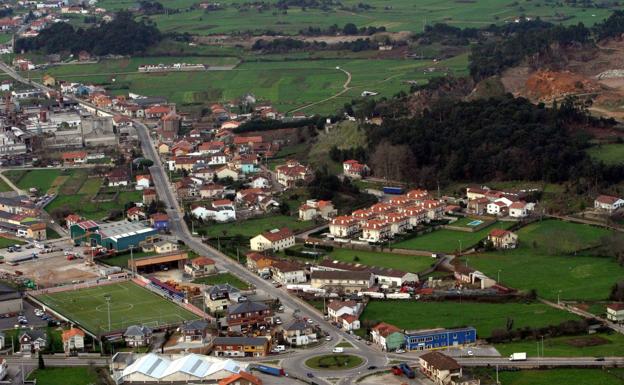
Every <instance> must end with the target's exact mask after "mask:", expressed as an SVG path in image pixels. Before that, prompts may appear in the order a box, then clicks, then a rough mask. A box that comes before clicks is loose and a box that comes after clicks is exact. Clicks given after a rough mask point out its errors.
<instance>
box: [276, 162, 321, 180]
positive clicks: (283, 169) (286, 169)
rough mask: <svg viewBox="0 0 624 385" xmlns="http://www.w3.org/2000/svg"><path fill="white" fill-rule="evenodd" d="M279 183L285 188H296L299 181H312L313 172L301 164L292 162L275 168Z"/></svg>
mask: <svg viewBox="0 0 624 385" xmlns="http://www.w3.org/2000/svg"><path fill="white" fill-rule="evenodd" d="M275 172H276V173H277V182H278V183H279V184H281V185H282V186H284V187H292V186H295V185H296V183H297V182H298V181H303V182H307V181H309V180H311V179H312V172H311V171H310V170H309V169H308V168H307V167H305V166H303V165H301V164H300V163H299V162H297V161H294V160H290V161H288V162H286V164H284V165H281V166H277V167H276V168H275Z"/></svg>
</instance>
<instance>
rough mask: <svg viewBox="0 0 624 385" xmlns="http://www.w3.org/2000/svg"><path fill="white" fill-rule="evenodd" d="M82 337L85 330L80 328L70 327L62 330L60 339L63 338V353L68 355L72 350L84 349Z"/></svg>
mask: <svg viewBox="0 0 624 385" xmlns="http://www.w3.org/2000/svg"><path fill="white" fill-rule="evenodd" d="M84 337H85V332H83V331H82V330H80V329H76V328H71V329H69V330H65V331H63V333H62V334H61V339H62V340H63V350H64V351H65V355H70V354H71V353H72V352H78V351H82V350H83V349H84Z"/></svg>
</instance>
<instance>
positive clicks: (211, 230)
mask: <svg viewBox="0 0 624 385" xmlns="http://www.w3.org/2000/svg"><path fill="white" fill-rule="evenodd" d="M282 227H288V228H289V229H290V230H292V231H297V230H303V229H307V228H310V227H314V223H313V222H311V221H306V222H301V221H300V220H299V219H297V218H295V217H292V216H286V215H275V216H269V217H263V218H253V219H249V220H246V221H242V222H231V223H223V224H215V225H209V226H204V227H203V228H200V227H197V226H196V227H195V230H196V231H198V230H199V229H202V230H205V231H206V235H208V236H209V237H212V238H217V237H231V236H235V235H241V236H243V237H246V238H252V237H255V236H256V235H258V234H260V233H262V232H265V231H269V230H272V229H276V228H278V229H279V228H282Z"/></svg>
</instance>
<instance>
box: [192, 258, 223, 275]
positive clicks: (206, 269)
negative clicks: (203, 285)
mask: <svg viewBox="0 0 624 385" xmlns="http://www.w3.org/2000/svg"><path fill="white" fill-rule="evenodd" d="M184 271H185V272H187V273H188V274H190V275H191V276H192V277H193V278H198V277H204V276H206V275H211V274H215V273H216V272H217V265H216V264H215V261H214V260H212V259H210V258H208V257H198V258H195V259H193V260H191V263H189V264H187V265H185V266H184Z"/></svg>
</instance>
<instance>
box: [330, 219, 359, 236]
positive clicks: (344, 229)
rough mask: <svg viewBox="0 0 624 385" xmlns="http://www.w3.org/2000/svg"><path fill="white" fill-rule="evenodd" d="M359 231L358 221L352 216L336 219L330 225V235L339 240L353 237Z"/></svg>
mask: <svg viewBox="0 0 624 385" xmlns="http://www.w3.org/2000/svg"><path fill="white" fill-rule="evenodd" d="M359 230H360V226H359V224H358V220H357V219H355V218H353V217H350V216H344V215H343V216H340V217H336V218H334V219H333V220H332V222H331V223H330V224H329V233H330V234H331V235H333V236H334V237H338V238H348V237H351V236H353V235H355V234H356V233H357V232H358V231H359Z"/></svg>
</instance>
